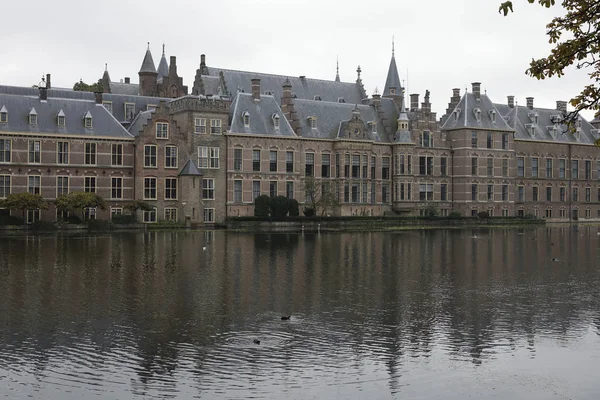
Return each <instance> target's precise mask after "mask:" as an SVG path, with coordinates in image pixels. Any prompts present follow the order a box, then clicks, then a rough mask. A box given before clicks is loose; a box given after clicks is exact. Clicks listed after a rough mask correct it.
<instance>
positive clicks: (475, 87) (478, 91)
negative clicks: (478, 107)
mask: <svg viewBox="0 0 600 400" xmlns="http://www.w3.org/2000/svg"><path fill="white" fill-rule="evenodd" d="M471 86H472V88H473V89H472V91H473V94H474V95H475V98H476V99H478V100H479V99H480V98H481V83H480V82H473V83H471Z"/></svg>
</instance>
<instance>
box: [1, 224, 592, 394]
mask: <svg viewBox="0 0 600 400" xmlns="http://www.w3.org/2000/svg"><path fill="white" fill-rule="evenodd" d="M598 229H599V228H598V227H597V226H580V227H578V228H574V227H569V226H564V227H547V228H546V227H544V228H534V229H494V230H482V229H478V230H448V231H446V230H438V231H422V232H421V231H414V232H397V233H356V234H349V233H339V234H321V235H309V234H305V235H300V234H278V235H274V234H273V235H268V234H242V233H232V232H222V231H216V232H177V233H173V232H151V233H126V234H116V235H90V236H58V237H55V236H4V237H2V238H1V240H0V254H1V255H2V256H1V257H0V398H10V399H20V398H41V399H82V398H102V399H104V398H106V399H128V398H139V399H152V398H182V399H193V398H206V399H236V398H239V399H246V398H256V399H259V398H261V399H262V398H267V399H281V398H286V399H336V398H339V399H364V398H372V399H406V398H410V399H432V398H433V399H435V398H437V399H464V398H497V399H506V398H511V399H527V400H534V399H597V398H598V397H599V396H600V381H598V378H597V376H598V369H599V368H600V250H599V249H600V247H599V244H600V236H599V235H597V231H598ZM203 247H206V250H203ZM555 257H556V258H559V259H560V261H552V258H555ZM288 314H291V315H292V317H291V319H290V320H289V321H282V320H281V316H282V315H288ZM254 339H258V340H260V344H259V345H257V344H254V343H253V340H254Z"/></svg>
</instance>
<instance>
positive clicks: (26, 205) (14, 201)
mask: <svg viewBox="0 0 600 400" xmlns="http://www.w3.org/2000/svg"><path fill="white" fill-rule="evenodd" d="M0 206H1V207H3V208H8V209H9V210H19V211H21V212H22V213H23V219H25V213H26V212H27V210H37V209H40V210H46V209H47V208H48V203H47V202H46V200H44V198H43V197H42V196H41V195H39V194H31V193H29V192H24V193H11V194H9V195H8V196H6V199H4V200H2V201H1V202H0Z"/></svg>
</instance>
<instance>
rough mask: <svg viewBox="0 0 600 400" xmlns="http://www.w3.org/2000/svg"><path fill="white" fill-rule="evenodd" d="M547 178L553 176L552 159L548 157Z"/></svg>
mask: <svg viewBox="0 0 600 400" xmlns="http://www.w3.org/2000/svg"><path fill="white" fill-rule="evenodd" d="M546 178H552V159H551V158H546Z"/></svg>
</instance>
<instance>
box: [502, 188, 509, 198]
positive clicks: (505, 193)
mask: <svg viewBox="0 0 600 400" xmlns="http://www.w3.org/2000/svg"><path fill="white" fill-rule="evenodd" d="M502 201H508V185H502Z"/></svg>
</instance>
